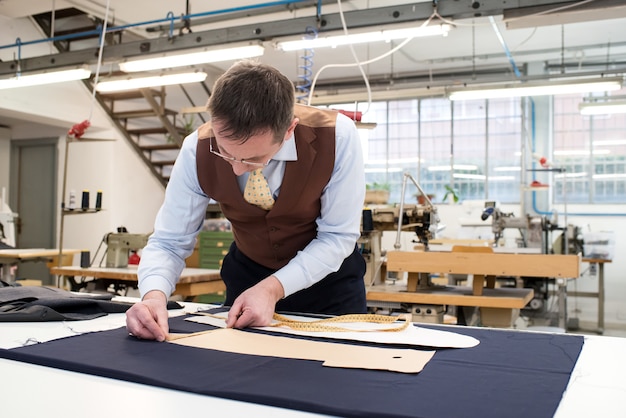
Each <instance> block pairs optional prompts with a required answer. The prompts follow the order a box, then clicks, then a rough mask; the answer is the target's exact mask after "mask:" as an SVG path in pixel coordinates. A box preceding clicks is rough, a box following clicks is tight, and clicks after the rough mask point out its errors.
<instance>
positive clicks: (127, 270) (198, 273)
mask: <svg viewBox="0 0 626 418" xmlns="http://www.w3.org/2000/svg"><path fill="white" fill-rule="evenodd" d="M50 273H52V274H56V275H59V276H64V277H72V278H74V277H93V278H94V279H96V280H103V279H111V280H117V281H122V282H128V283H127V284H128V285H129V286H134V287H136V284H137V267H132V266H129V267H88V268H82V267H78V266H66V267H51V268H50ZM225 290H226V286H225V285H224V282H223V281H222V278H221V276H220V271H219V270H214V269H200V268H185V269H183V271H182V273H181V274H180V280H179V281H178V283H177V284H176V290H175V291H174V293H173V294H174V295H180V296H182V297H184V298H191V297H194V296H199V295H204V294H208V293H218V292H223V291H225Z"/></svg>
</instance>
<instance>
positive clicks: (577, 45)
mask: <svg viewBox="0 0 626 418" xmlns="http://www.w3.org/2000/svg"><path fill="white" fill-rule="evenodd" d="M463 1H467V2H468V3H472V1H471V0H463ZM601 1H602V2H604V3H607V4H620V5H622V6H620V7H614V8H611V9H605V10H602V9H601V10H599V11H598V10H596V11H594V12H593V13H592V12H589V11H587V12H585V13H577V14H572V13H569V14H568V13H566V12H567V10H563V12H562V13H561V14H560V15H559V16H557V17H551V18H550V19H547V22H548V25H547V26H543V25H544V24H545V23H546V22H541V23H540V24H541V25H542V26H537V27H529V28H520V29H507V27H506V25H505V23H504V22H503V19H502V16H495V21H496V23H497V26H498V28H499V30H500V32H501V33H502V37H503V40H504V45H503V44H502V43H501V42H500V41H499V40H498V37H497V34H496V31H495V30H494V28H493V27H492V25H491V24H490V21H489V19H488V18H487V17H479V18H475V19H474V18H469V19H456V20H454V23H455V27H454V29H453V30H452V31H451V32H450V34H449V35H448V36H447V37H445V38H444V37H438V38H415V39H413V40H412V41H411V42H410V43H409V44H407V45H406V46H405V47H404V48H402V49H401V50H400V51H398V52H396V53H395V54H392V55H390V56H388V57H386V58H384V59H381V60H379V61H376V62H374V63H371V64H369V65H367V66H365V67H364V70H365V72H366V74H367V75H368V77H370V78H371V80H384V83H386V86H383V87H379V88H392V87H394V88H395V87H397V86H403V83H405V81H404V76H409V75H411V76H421V77H426V78H427V79H428V78H429V77H431V78H432V79H433V80H436V79H437V78H438V77H443V78H444V80H445V82H446V83H463V82H468V81H470V82H471V81H472V74H473V73H474V72H476V73H479V72H481V71H485V70H488V69H497V70H498V71H499V72H500V73H501V74H503V73H504V74H505V75H504V76H505V77H510V78H514V75H513V74H512V71H511V64H510V60H509V59H508V57H507V54H506V53H505V47H506V48H508V49H509V51H510V54H511V57H512V60H513V62H514V63H515V65H516V66H518V67H520V68H522V67H523V66H524V65H525V64H528V65H531V66H532V67H533V68H534V69H535V70H534V71H537V69H539V71H541V70H542V69H543V68H544V65H545V64H549V65H551V66H553V70H554V71H556V72H560V71H565V70H567V71H583V70H585V71H586V70H593V71H601V70H603V71H606V70H615V69H622V68H626V30H624V28H625V27H626V7H624V6H623V3H624V2H616V1H611V0H596V1H595V2H594V1H589V0H586V1H582V2H581V3H590V4H593V3H596V4H597V3H598V2H601ZM268 2H269V1H268ZM426 2H427V3H433V2H432V1H431V0H427V1H426ZM451 2H456V3H457V4H458V0H439V1H438V3H439V4H440V5H441V6H440V7H441V8H442V9H443V5H444V4H445V3H451ZM555 2H557V3H558V1H556V0H555ZM218 3H220V6H219V7H218V5H217V4H218ZM309 3H314V2H313V1H311V2H309ZM326 3H328V2H326ZM415 3H424V1H418V2H415V1H414V2H406V1H392V0H380V1H376V0H369V1H366V0H352V1H343V2H342V9H343V11H344V12H346V13H347V12H350V11H353V10H359V9H363V8H375V7H386V6H390V5H396V4H415ZM435 3H437V1H435ZM473 3H475V4H477V5H478V6H479V8H478V9H477V10H480V7H481V6H482V5H485V4H490V3H501V2H500V1H497V0H484V1H482V2H479V1H474V2H473ZM515 3H516V4H521V5H525V6H527V5H532V4H533V3H535V2H533V1H531V0H518V1H516V2H515ZM543 3H545V1H544V2H543ZM186 4H187V2H186V1H184V0H176V1H164V0H131V1H128V0H110V3H109V6H110V9H109V12H108V16H109V18H110V20H112V21H113V22H114V25H116V26H120V25H130V24H138V23H144V22H149V21H154V20H161V19H164V18H165V17H166V16H167V14H168V13H170V12H171V13H173V14H174V16H181V15H184V14H186ZM189 4H190V10H189V12H190V13H191V14H200V13H207V12H211V11H215V12H216V13H215V17H216V19H219V20H221V21H219V22H214V23H211V24H207V25H203V26H194V23H193V20H192V31H193V32H196V33H198V32H202V31H207V30H212V29H217V28H222V27H236V26H238V25H246V24H250V23H259V22H276V24H277V25H280V21H283V20H285V19H291V18H299V17H302V16H310V15H313V14H315V8H313V7H306V8H301V9H298V10H295V11H282V12H277V13H271V14H258V12H259V10H261V9H252V10H251V13H256V15H255V16H251V17H248V18H243V19H242V18H239V19H236V20H233V19H231V18H229V15H228V14H226V13H222V12H221V11H224V10H225V9H224V7H225V6H224V4H225V3H224V2H215V1H211V2H209V1H200V0H190V2H189ZM259 4H266V2H260V1H250V0H248V1H246V0H231V1H229V2H228V4H227V6H228V7H229V8H232V9H237V10H240V9H241V10H245V9H250V8H251V7H252V6H254V5H259ZM561 5H562V2H561ZM53 6H54V8H55V10H61V9H64V8H67V7H75V8H78V9H80V10H82V11H84V12H87V13H90V14H92V15H95V16H98V17H100V18H104V16H105V14H106V13H107V10H106V9H107V7H106V6H107V0H28V1H24V0H0V26H2V27H4V28H10V29H12V30H10V31H9V30H4V29H3V31H1V32H2V33H0V46H2V45H9V44H12V43H14V42H15V38H14V36H15V34H16V33H17V34H18V36H20V38H21V40H22V42H24V41H27V40H29V39H37V37H39V38H40V39H41V38H43V36H42V35H41V33H37V30H36V29H33V28H34V25H33V24H32V22H31V21H30V19H29V18H28V16H30V15H32V14H37V13H43V12H48V11H50V10H52V8H53ZM554 7H557V6H556V5H555V6H554ZM321 10H322V14H324V13H336V12H337V11H338V7H337V5H336V4H335V3H331V4H324V5H323V6H322V9H321ZM542 16H543V13H542V14H539V15H538V16H536V17H542ZM586 19H593V20H591V21H585V20H586ZM435 20H437V18H435ZM567 20H579V21H580V20H583V21H582V22H577V23H567V24H560V22H565V21H567ZM515 23H516V25H517V26H524V23H528V24H530V25H534V24H537V23H535V22H534V21H532V20H531V19H530V18H519V19H517V20H516V21H515ZM151 26H154V25H140V26H137V27H134V28H132V32H133V35H135V36H139V37H142V38H153V37H158V36H163V34H159V33H148V32H147V31H146V28H147V27H151ZM305 29H306V28H302V30H303V33H304V31H305ZM348 30H349V31H351V32H356V31H358V30H357V29H352V30H351V28H348ZM361 31H362V29H361ZM185 36H187V35H185ZM398 43H399V41H398V42H396V43H395V44H385V43H377V44H373V43H372V44H368V45H358V46H356V47H355V53H356V55H357V57H358V59H359V60H360V61H367V60H371V59H373V58H375V57H377V56H380V55H382V54H384V53H387V52H388V51H389V50H390V49H391V48H392V47H393V46H395V45H397V44H398ZM265 44H266V52H265V55H264V56H263V57H262V58H260V59H261V60H262V61H264V62H267V63H271V64H273V65H275V66H276V67H278V68H279V69H280V70H281V71H283V72H284V73H285V74H287V75H288V76H289V77H290V78H291V79H292V80H293V81H294V82H295V81H297V80H298V75H299V74H300V72H301V70H300V69H299V66H300V65H301V64H302V52H291V53H286V52H282V51H276V50H274V49H273V48H272V42H271V41H266V42H265ZM47 54H50V47H49V46H44V45H42V44H38V45H34V46H32V47H23V48H22V57H23V58H26V57H30V56H39V55H47ZM14 55H15V51H13V50H12V49H11V48H5V49H0V59H1V60H3V61H9V60H12V59H13V58H14ZM354 62H355V59H354V57H353V56H352V54H351V51H350V49H349V48H347V47H343V48H337V49H322V48H318V49H317V50H316V51H315V55H314V57H313V65H312V70H313V72H314V73H316V72H317V71H319V70H320V69H321V68H322V67H325V66H327V65H329V64H351V63H354ZM230 64H231V62H225V63H218V64H213V65H212V68H213V69H214V70H216V71H217V72H221V71H223V70H225V69H226V68H227V67H228V66H229V65H230ZM444 74H445V75H444ZM501 77H502V76H501ZM359 78H360V72H359V69H358V68H357V67H356V66H353V67H343V68H329V69H326V70H324V71H323V72H322V73H321V74H320V75H319V79H318V83H319V84H320V85H323V84H328V83H330V82H332V81H338V80H342V81H346V80H348V79H350V80H354V83H355V85H356V86H357V87H358V88H359V89H364V85H363V83H362V82H361V81H359ZM413 80H415V79H413ZM384 83H383V84H384ZM406 86H408V84H407V85H406Z"/></svg>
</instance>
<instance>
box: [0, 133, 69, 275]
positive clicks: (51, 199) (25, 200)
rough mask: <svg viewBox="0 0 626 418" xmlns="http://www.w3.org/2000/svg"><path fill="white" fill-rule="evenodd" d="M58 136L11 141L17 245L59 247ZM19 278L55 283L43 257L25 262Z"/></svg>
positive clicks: (12, 188) (11, 198) (12, 194)
mask: <svg viewBox="0 0 626 418" xmlns="http://www.w3.org/2000/svg"><path fill="white" fill-rule="evenodd" d="M57 142H58V139H57V138H54V139H34V140H13V141H11V179H10V183H11V193H10V199H9V200H10V202H11V209H12V210H13V211H14V212H16V213H17V214H18V219H17V221H16V247H17V248H56V247H57V244H56V242H55V241H56V208H57V198H56V195H57V193H56V190H57ZM16 277H17V278H24V279H35V280H41V281H42V284H44V285H53V284H54V278H53V276H51V275H50V273H49V271H48V267H47V266H46V264H45V262H44V261H38V262H22V263H20V264H19V266H18V271H17V276H16Z"/></svg>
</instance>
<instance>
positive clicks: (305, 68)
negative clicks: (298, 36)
mask: <svg viewBox="0 0 626 418" xmlns="http://www.w3.org/2000/svg"><path fill="white" fill-rule="evenodd" d="M316 38H317V29H316V28H314V27H312V26H307V28H306V30H305V39H316ZM314 56H315V50H313V48H307V49H305V50H304V53H303V55H302V57H301V58H302V64H301V65H299V66H298V69H299V70H300V75H298V79H299V80H300V82H299V83H298V86H297V87H296V90H297V91H298V94H297V96H296V99H297V101H298V103H303V104H306V101H307V98H308V97H309V92H310V91H311V77H312V76H313V70H312V68H313V57H314Z"/></svg>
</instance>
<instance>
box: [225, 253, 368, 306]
mask: <svg viewBox="0 0 626 418" xmlns="http://www.w3.org/2000/svg"><path fill="white" fill-rule="evenodd" d="M274 272H275V270H273V269H268V268H267V267H264V266H262V265H260V264H258V263H256V262H254V261H252V260H251V259H249V258H248V257H247V256H246V255H245V254H243V253H242V252H241V251H239V249H238V248H237V246H236V245H235V243H234V242H233V243H232V245H231V246H230V250H229V252H228V254H227V255H226V256H225V257H224V261H223V263H222V270H221V275H222V279H223V280H224V283H225V284H226V300H225V302H224V304H225V305H227V306H231V305H232V304H233V302H234V301H235V299H236V298H237V296H239V295H240V294H241V293H242V292H243V291H244V290H246V289H248V288H250V287H252V286H254V285H255V284H257V283H258V282H260V281H261V280H263V279H265V278H266V277H268V276H271V275H272V274H273V273H274ZM364 275H365V261H364V260H363V256H362V255H361V254H360V253H359V251H358V249H357V248H356V246H355V249H354V251H353V252H352V254H350V255H349V256H348V257H346V259H345V260H344V261H343V263H342V264H341V267H340V268H339V270H338V271H337V272H335V273H331V274H329V275H328V276H326V277H325V278H324V279H322V280H321V281H319V282H317V283H315V284H314V285H313V286H311V287H309V288H307V289H303V290H301V291H299V292H296V293H294V294H293V295H290V296H288V297H286V298H285V299H282V300H280V301H278V303H277V304H276V311H282V312H301V313H319V314H330V315H343V314H348V313H365V312H367V304H366V301H365V284H364V282H363V276H364Z"/></svg>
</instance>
